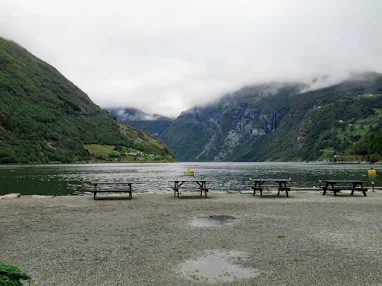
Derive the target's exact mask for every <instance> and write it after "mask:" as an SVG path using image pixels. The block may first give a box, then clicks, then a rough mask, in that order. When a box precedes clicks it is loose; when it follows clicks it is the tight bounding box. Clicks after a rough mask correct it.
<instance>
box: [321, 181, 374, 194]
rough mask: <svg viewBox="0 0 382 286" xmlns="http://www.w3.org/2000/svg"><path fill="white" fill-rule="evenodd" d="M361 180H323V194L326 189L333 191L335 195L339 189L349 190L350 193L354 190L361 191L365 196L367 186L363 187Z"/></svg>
mask: <svg viewBox="0 0 382 286" xmlns="http://www.w3.org/2000/svg"><path fill="white" fill-rule="evenodd" d="M338 183H339V184H341V183H342V184H345V185H337V184H338ZM363 183H364V182H363V181H359V180H327V181H325V186H323V187H322V190H323V193H322V194H323V195H325V194H326V192H327V191H331V192H333V194H334V195H335V196H336V195H337V193H338V192H341V191H347V190H348V191H351V195H354V192H355V191H358V192H362V193H363V195H364V196H365V197H366V192H367V188H365V187H363Z"/></svg>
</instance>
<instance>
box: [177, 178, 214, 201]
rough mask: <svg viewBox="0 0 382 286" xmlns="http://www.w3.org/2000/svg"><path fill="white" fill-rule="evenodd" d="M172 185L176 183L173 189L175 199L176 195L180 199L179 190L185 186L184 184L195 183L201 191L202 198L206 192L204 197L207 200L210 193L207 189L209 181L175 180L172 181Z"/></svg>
mask: <svg viewBox="0 0 382 286" xmlns="http://www.w3.org/2000/svg"><path fill="white" fill-rule="evenodd" d="M170 182H172V183H174V187H173V188H172V189H173V190H174V197H175V196H176V195H178V198H179V188H180V187H181V186H182V185H183V184H186V183H187V184H188V183H190V184H192V183H195V184H197V185H198V186H199V190H200V196H202V195H203V191H204V195H205V197H206V198H207V192H208V188H207V182H209V181H207V180H197V179H196V180H173V181H170Z"/></svg>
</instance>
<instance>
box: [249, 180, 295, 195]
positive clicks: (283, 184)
mask: <svg viewBox="0 0 382 286" xmlns="http://www.w3.org/2000/svg"><path fill="white" fill-rule="evenodd" d="M290 181H291V180H289V179H251V182H253V183H254V185H253V186H252V189H253V195H255V194H256V191H260V196H262V195H263V189H264V188H266V187H267V186H265V185H264V184H265V183H276V184H277V189H278V192H277V195H278V196H279V195H280V191H285V193H286V196H287V197H289V195H288V192H289V191H290V187H288V183H289V182H290Z"/></svg>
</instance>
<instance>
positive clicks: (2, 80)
mask: <svg viewBox="0 0 382 286" xmlns="http://www.w3.org/2000/svg"><path fill="white" fill-rule="evenodd" d="M90 144H96V145H109V146H115V149H116V150H117V151H118V150H119V149H121V148H133V149H135V150H139V151H142V152H144V153H147V154H154V155H159V156H160V161H174V157H173V156H172V154H171V153H170V151H169V150H168V149H167V147H166V146H164V145H163V144H161V143H160V142H158V141H157V140H156V139H155V138H153V137H152V136H150V135H148V134H146V133H144V132H141V131H138V130H136V129H134V128H131V127H127V126H123V125H121V124H119V123H117V122H116V121H115V120H114V119H113V117H112V116H111V115H110V114H109V113H107V112H106V111H103V110H101V109H100V108H99V107H98V106H97V105H95V104H94V103H93V102H92V101H91V100H90V99H89V98H88V96H87V95H86V94H85V93H83V92H82V91H81V90H80V89H79V88H77V87H76V86H75V85H74V84H73V83H71V82H70V81H69V80H67V79H66V78H65V77H63V76H62V75H61V74H60V73H59V72H58V71H57V70H56V69H55V68H53V67H52V66H50V65H48V64H47V63H45V62H43V61H41V60H39V59H38V58H36V57H34V56H33V55H32V54H30V53H29V52H28V51H26V50H25V49H24V48H22V47H20V46H19V45H18V44H16V43H14V42H11V41H7V40H5V39H2V38H0V163H48V162H63V163H69V162H89V161H102V160H103V159H102V156H98V157H94V156H93V154H92V153H89V152H88V150H87V149H86V148H84V145H90ZM158 158H159V157H158ZM106 159H107V158H105V161H106ZM125 161H127V160H125ZM132 161H133V160H132Z"/></svg>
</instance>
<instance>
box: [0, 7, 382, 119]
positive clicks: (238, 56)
mask: <svg viewBox="0 0 382 286" xmlns="http://www.w3.org/2000/svg"><path fill="white" fill-rule="evenodd" d="M381 15H382V0H359V1H355V0H317V1H316V0H285V1H283V0H248V1H244V0H230V1H224V0H138V1H137V0H135V1H130V0H107V1H106V0H105V1H103V0H102V1H101V0H0V36H2V37H5V38H8V39H12V40H14V41H16V42H18V43H19V44H21V45H22V46H24V47H25V48H27V49H28V50H29V51H30V52H32V53H33V54H34V55H36V56H37V57H39V58H41V59H42V60H44V61H46V62H48V63H49V64H51V65H53V66H54V67H56V68H57V69H58V70H59V71H60V72H61V73H62V74H64V75H65V76H66V77H67V78H68V79H69V80H70V81H72V82H73V83H75V84H76V85H77V86H78V87H79V88H81V89H82V90H83V91H84V92H86V93H87V94H88V95H89V97H90V98H91V99H92V100H93V101H94V102H95V103H96V104H98V105H100V106H101V107H137V108H140V109H142V110H144V111H146V112H150V113H159V114H163V115H171V116H176V115H178V114H179V113H180V112H181V111H183V110H185V109H187V108H190V107H192V106H194V105H196V104H203V103H206V102H208V101H210V100H213V99H216V98H217V97H219V96H221V95H222V94H223V93H224V92H228V91H232V90H234V89H236V88H239V87H241V86H243V85H246V84H252V83H259V82H264V81H271V80H272V81H279V80H288V81H289V80H293V81H309V80H311V79H312V78H313V77H316V76H322V75H330V77H329V81H330V82H335V81H338V80H341V79H343V78H345V77H346V76H348V74H349V73H350V72H362V71H377V72H382V16H381Z"/></svg>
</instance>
